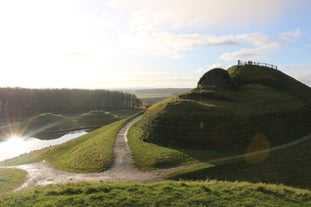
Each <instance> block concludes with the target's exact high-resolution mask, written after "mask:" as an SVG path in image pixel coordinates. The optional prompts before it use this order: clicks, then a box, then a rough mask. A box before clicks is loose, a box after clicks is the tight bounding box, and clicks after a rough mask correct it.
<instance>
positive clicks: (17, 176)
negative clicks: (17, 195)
mask: <svg viewBox="0 0 311 207" xmlns="http://www.w3.org/2000/svg"><path fill="white" fill-rule="evenodd" d="M26 176H27V172H26V171H24V170H20V169H8V168H7V169H5V168H0V195H1V194H5V193H8V192H9V191H12V190H13V189H15V188H17V187H19V186H20V185H21V184H22V183H23V182H24V181H25V179H26Z"/></svg>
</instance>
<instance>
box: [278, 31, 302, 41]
mask: <svg viewBox="0 0 311 207" xmlns="http://www.w3.org/2000/svg"><path fill="white" fill-rule="evenodd" d="M300 35H301V30H300V29H296V30H295V31H291V32H283V33H281V34H279V35H278V39H279V40H281V41H284V42H294V41H295V40H297V39H298V38H299V36H300Z"/></svg>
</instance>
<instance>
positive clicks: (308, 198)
mask: <svg viewBox="0 0 311 207" xmlns="http://www.w3.org/2000/svg"><path fill="white" fill-rule="evenodd" d="M310 205H311V192H310V191H308V190H301V189H295V188H290V187H285V186H282V185H265V184H250V183H246V182H241V183H237V182H220V181H208V182H172V181H170V182H158V183H145V184H144V183H134V182H130V183H129V182H122V183H75V184H66V185H52V186H45V187H37V188H34V189H31V190H24V191H20V192H15V193H12V194H9V195H4V196H1V198H0V206H25V207H27V206H31V207H33V206H51V207H52V206H75V207H79V206H214V207H218V206H221V207H223V206H231V207H235V206H262V207H264V206H267V207H268V206H269V207H270V206H291V207H294V206H297V207H298V206H299V207H300V206H310Z"/></svg>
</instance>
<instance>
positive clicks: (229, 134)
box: [139, 66, 311, 150]
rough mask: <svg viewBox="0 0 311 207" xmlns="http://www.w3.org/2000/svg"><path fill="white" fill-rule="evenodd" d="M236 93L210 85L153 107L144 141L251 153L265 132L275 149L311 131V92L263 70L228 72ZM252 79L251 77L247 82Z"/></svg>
mask: <svg viewBox="0 0 311 207" xmlns="http://www.w3.org/2000/svg"><path fill="white" fill-rule="evenodd" d="M228 72H229V74H230V76H231V78H232V80H233V81H234V82H235V83H236V87H235V88H234V89H232V90H227V89H223V88H220V87H217V86H205V87H201V88H197V89H194V90H191V91H189V92H187V93H184V94H181V95H178V96H175V97H172V98H169V99H166V100H164V101H162V102H159V103H157V104H155V105H153V106H152V107H150V108H149V109H148V110H147V112H146V113H145V116H144V118H143V119H142V121H141V122H140V124H139V127H140V128H142V129H145V130H144V132H143V133H142V135H141V139H142V140H144V141H148V142H153V143H156V144H160V145H165V146H180V147H195V148H198V147H199V148H204V149H206V148H209V149H215V148H219V149H231V150H232V149H234V150H246V148H247V146H249V144H250V141H251V140H252V138H253V137H254V136H255V135H256V134H258V133H261V134H263V135H264V136H265V139H266V140H267V141H268V142H269V145H270V146H277V145H279V144H282V143H286V142H288V141H291V140H294V139H296V138H299V137H301V136H303V135H305V134H307V133H308V132H310V131H311V118H310V117H311V104H310V103H311V102H310V97H311V89H310V88H308V87H307V86H305V85H303V84H302V83H300V82H298V81H296V80H294V79H293V78H291V77H289V76H287V75H286V74H284V73H282V72H280V71H277V70H274V69H269V68H265V67H260V66H239V67H238V66H236V67H232V68H229V70H228ZM247 77H249V78H247Z"/></svg>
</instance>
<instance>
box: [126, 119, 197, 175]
mask: <svg viewBox="0 0 311 207" xmlns="http://www.w3.org/2000/svg"><path fill="white" fill-rule="evenodd" d="M141 133H142V132H141V129H140V128H138V127H137V124H135V125H134V126H133V127H132V128H130V130H129V132H128V135H127V138H128V143H129V146H130V149H131V151H132V155H133V158H134V161H135V164H136V166H137V167H138V168H139V169H141V170H151V169H154V168H168V167H174V166H177V165H181V164H187V163H190V162H194V161H195V160H194V159H193V158H191V157H190V156H188V155H186V154H185V153H182V152H180V151H177V150H174V149H170V148H167V147H161V146H159V145H155V144H152V143H148V142H144V141H143V140H141V139H139V138H138V137H140V134H141Z"/></svg>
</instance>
